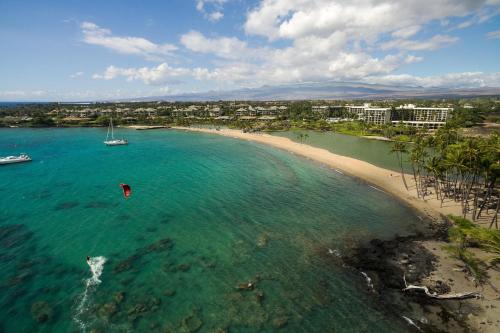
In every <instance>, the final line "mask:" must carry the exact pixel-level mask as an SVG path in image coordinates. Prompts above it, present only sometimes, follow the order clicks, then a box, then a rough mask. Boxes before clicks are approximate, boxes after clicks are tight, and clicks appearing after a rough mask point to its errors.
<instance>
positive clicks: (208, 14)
mask: <svg viewBox="0 0 500 333" xmlns="http://www.w3.org/2000/svg"><path fill="white" fill-rule="evenodd" d="M226 2H227V0H196V10H197V11H199V12H200V13H203V16H204V17H205V18H206V19H207V20H209V21H211V22H217V21H219V20H221V19H222V18H223V17H224V13H223V12H222V9H223V5H224V3H226ZM207 5H209V6H210V7H211V8H212V11H207V10H206V7H207Z"/></svg>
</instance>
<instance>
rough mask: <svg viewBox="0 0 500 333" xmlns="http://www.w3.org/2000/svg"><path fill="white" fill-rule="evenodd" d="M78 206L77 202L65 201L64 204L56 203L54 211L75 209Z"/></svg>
mask: <svg viewBox="0 0 500 333" xmlns="http://www.w3.org/2000/svg"><path fill="white" fill-rule="evenodd" d="M78 205H79V203H78V202H77V201H65V202H60V203H58V204H57V205H56V206H55V207H54V210H56V211H57V210H65V209H72V208H75V207H77V206H78Z"/></svg>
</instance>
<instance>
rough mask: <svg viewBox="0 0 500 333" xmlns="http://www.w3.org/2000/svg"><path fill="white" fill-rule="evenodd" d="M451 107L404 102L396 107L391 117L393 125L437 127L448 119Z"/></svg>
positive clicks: (451, 110)
mask: <svg viewBox="0 0 500 333" xmlns="http://www.w3.org/2000/svg"><path fill="white" fill-rule="evenodd" d="M452 112H453V108H441V107H416V106H415V105H413V104H406V105H401V106H399V107H397V108H396V109H395V110H394V112H393V114H392V118H391V122H392V123H393V124H394V125H397V124H401V123H402V124H404V125H407V126H412V127H417V128H428V129H437V128H440V127H441V126H444V125H445V124H446V122H447V121H448V119H449V117H450V116H451V113H452Z"/></svg>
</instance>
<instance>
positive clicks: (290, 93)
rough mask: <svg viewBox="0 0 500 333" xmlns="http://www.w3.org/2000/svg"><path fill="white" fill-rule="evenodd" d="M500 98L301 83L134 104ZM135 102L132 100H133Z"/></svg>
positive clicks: (496, 91)
mask: <svg viewBox="0 0 500 333" xmlns="http://www.w3.org/2000/svg"><path fill="white" fill-rule="evenodd" d="M485 95H488V96H489V95H500V88H490V87H487V88H474V89H449V88H423V87H405V86H399V87H398V86H389V85H380V84H367V83H356V82H321V83H298V84H289V85H280V86H263V87H260V88H248V89H238V90H228V91H208V92H202V93H189V94H179V95H167V96H154V97H144V98H134V99H133V101H158V100H163V101H217V100H248V101H252V100H255V101H259V100H311V99H312V100H314V99H382V98H395V99H403V98H445V97H473V96H485ZM131 100H132V99H131Z"/></svg>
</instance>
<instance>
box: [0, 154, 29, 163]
mask: <svg viewBox="0 0 500 333" xmlns="http://www.w3.org/2000/svg"><path fill="white" fill-rule="evenodd" d="M30 161H31V157H29V156H28V155H27V154H21V155H19V156H6V157H0V165H2V164H13V163H22V162H30Z"/></svg>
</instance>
